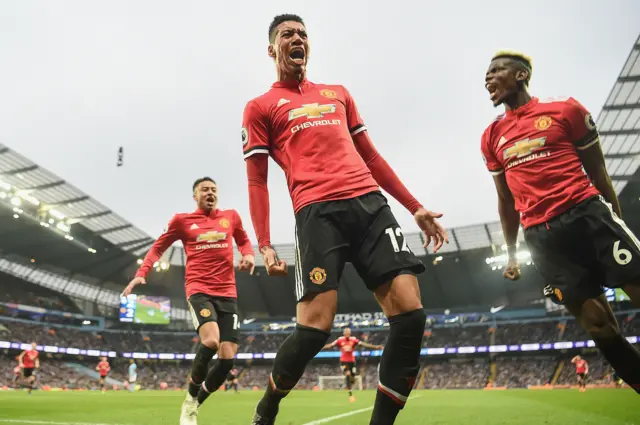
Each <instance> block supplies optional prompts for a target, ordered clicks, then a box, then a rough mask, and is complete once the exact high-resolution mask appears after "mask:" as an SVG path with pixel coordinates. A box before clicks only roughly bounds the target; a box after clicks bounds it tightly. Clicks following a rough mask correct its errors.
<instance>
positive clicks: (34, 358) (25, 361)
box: [18, 342, 40, 395]
mask: <svg viewBox="0 0 640 425" xmlns="http://www.w3.org/2000/svg"><path fill="white" fill-rule="evenodd" d="M36 348H37V344H36V343H35V342H32V343H31V350H24V351H23V352H22V353H20V356H19V357H18V362H19V366H20V367H21V368H22V376H23V377H24V379H25V381H27V394H29V395H31V391H33V387H34V385H35V382H36V369H40V359H39V358H38V350H37V349H36Z"/></svg>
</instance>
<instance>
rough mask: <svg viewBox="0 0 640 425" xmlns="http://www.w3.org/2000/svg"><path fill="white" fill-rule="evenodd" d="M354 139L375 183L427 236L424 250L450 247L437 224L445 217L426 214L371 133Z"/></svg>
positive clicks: (357, 135)
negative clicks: (386, 158)
mask: <svg viewBox="0 0 640 425" xmlns="http://www.w3.org/2000/svg"><path fill="white" fill-rule="evenodd" d="M352 137H353V142H354V144H355V146H356V149H357V150H358V153H359V154H360V156H361V157H362V159H363V160H364V161H365V163H366V164H367V167H368V168H369V171H371V175H372V176H373V178H374V179H375V180H376V182H377V183H378V184H379V185H380V187H381V188H382V189H384V190H385V191H386V192H387V193H389V194H390V195H391V196H393V197H394V198H395V199H396V200H397V201H398V202H400V203H401V204H402V205H403V206H404V207H405V208H407V210H409V212H411V214H413V217H414V218H415V220H416V223H417V224H418V227H420V229H421V230H422V231H423V232H424V235H425V245H424V246H425V248H426V247H427V246H429V245H430V244H431V242H433V252H434V253H435V252H438V250H439V249H440V248H442V245H443V244H444V243H449V236H448V235H447V232H446V230H444V228H443V227H442V226H441V225H440V223H439V222H438V220H437V219H438V218H441V217H442V214H440V213H435V212H432V211H429V210H426V209H425V208H424V207H423V206H422V205H421V204H420V203H419V202H418V201H417V200H416V199H415V198H414V197H413V195H411V193H410V192H409V190H408V189H407V188H406V186H405V185H404V184H403V183H402V181H401V180H400V178H399V177H398V175H397V174H396V173H395V171H393V168H391V166H390V165H389V164H388V163H387V161H385V159H384V158H383V157H382V156H381V155H380V153H379V152H378V151H377V150H376V148H375V147H374V146H373V143H372V142H371V139H370V138H369V134H368V132H367V131H362V132H360V133H358V134H355V135H354V136H352Z"/></svg>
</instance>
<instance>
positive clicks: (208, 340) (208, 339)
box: [200, 335, 220, 351]
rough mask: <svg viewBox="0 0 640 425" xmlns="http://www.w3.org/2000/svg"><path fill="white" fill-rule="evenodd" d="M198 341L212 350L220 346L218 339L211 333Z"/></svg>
mask: <svg viewBox="0 0 640 425" xmlns="http://www.w3.org/2000/svg"><path fill="white" fill-rule="evenodd" d="M200 343H201V344H202V345H204V346H205V347H207V348H210V349H212V350H216V351H217V350H218V349H219V348H220V340H219V339H218V338H216V337H215V336H213V335H204V336H203V337H201V338H200Z"/></svg>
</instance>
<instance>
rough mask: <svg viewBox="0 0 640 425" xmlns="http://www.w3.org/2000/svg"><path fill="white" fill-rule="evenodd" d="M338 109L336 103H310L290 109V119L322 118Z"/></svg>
mask: <svg viewBox="0 0 640 425" xmlns="http://www.w3.org/2000/svg"><path fill="white" fill-rule="evenodd" d="M335 111H336V105H333V104H331V105H320V104H318V103H310V104H308V105H302V107H301V108H296V109H292V110H290V111H289V121H291V120H295V119H296V118H300V117H307V118H322V117H324V114H332V113H334V112H335Z"/></svg>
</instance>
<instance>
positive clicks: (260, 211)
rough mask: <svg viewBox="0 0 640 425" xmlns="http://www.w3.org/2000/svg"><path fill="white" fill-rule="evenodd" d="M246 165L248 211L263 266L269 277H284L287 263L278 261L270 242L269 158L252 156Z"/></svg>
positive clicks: (286, 271)
mask: <svg viewBox="0 0 640 425" xmlns="http://www.w3.org/2000/svg"><path fill="white" fill-rule="evenodd" d="M246 163H247V181H248V184H249V210H250V212H251V221H252V222H253V228H254V230H255V232H256V237H257V238H258V247H259V250H260V254H262V259H263V262H264V266H265V268H266V269H267V274H268V275H269V276H286V275H287V273H288V269H287V263H286V262H285V261H283V260H280V259H278V256H277V254H276V251H275V250H274V249H273V247H272V246H271V240H270V239H271V237H270V234H271V232H270V230H271V229H270V223H269V212H270V205H269V189H268V187H267V178H268V176H269V157H268V156H267V155H253V156H250V157H249V158H247V160H246Z"/></svg>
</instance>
